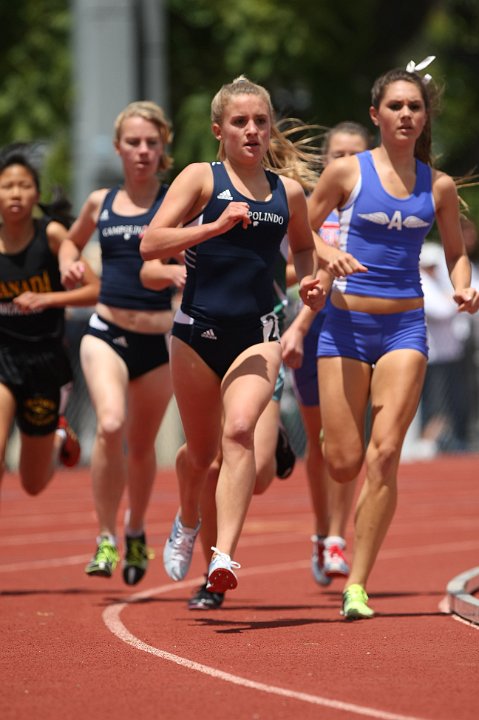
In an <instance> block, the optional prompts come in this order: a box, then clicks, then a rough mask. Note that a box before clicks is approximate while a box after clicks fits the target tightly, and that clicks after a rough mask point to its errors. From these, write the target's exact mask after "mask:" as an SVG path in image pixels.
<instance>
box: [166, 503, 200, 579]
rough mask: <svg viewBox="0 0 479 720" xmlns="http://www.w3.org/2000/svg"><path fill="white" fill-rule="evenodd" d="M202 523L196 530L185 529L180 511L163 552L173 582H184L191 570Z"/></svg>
mask: <svg viewBox="0 0 479 720" xmlns="http://www.w3.org/2000/svg"><path fill="white" fill-rule="evenodd" d="M200 526H201V521H198V525H197V526H196V527H195V528H188V527H185V526H184V525H183V524H182V522H181V520H180V513H179V511H178V513H177V515H176V517H175V521H174V523H173V527H172V528H171V533H170V537H169V538H168V540H167V541H166V543H165V547H164V550H163V565H164V567H165V570H166V573H167V575H169V576H170V578H171V579H172V580H183V578H184V577H185V575H186V573H187V572H188V570H189V569H190V565H191V558H192V555H193V548H194V545H195V540H196V536H197V535H198V533H199V531H200Z"/></svg>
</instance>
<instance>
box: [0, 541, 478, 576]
mask: <svg viewBox="0 0 479 720" xmlns="http://www.w3.org/2000/svg"><path fill="white" fill-rule="evenodd" d="M284 542H289V543H292V542H301V543H304V542H305V538H304V535H301V536H298V535H295V536H291V534H289V533H288V534H286V535H280V536H279V537H278V536H277V535H266V536H261V537H256V536H255V537H251V538H244V539H242V540H241V544H242V547H254V546H256V545H260V546H265V545H275V544H278V543H284ZM461 550H463V551H465V552H467V551H469V550H479V540H464V541H462V542H451V543H441V544H439V543H438V544H437V545H416V546H415V547H411V548H404V547H402V548H384V549H383V550H381V553H380V555H379V556H378V559H377V562H381V561H383V560H393V559H394V560H397V559H399V560H400V559H402V558H410V557H421V556H422V555H444V554H449V553H457V552H460V551H461ZM198 552H199V550H198ZM90 557H91V554H90V555H72V556H67V557H64V558H52V559H50V560H30V561H25V562H16V563H9V564H8V565H0V573H3V572H14V571H15V570H43V569H45V568H49V567H61V566H62V565H76V564H78V565H81V564H82V563H84V562H88V560H89V559H90ZM309 565H310V560H307V561H306V560H301V561H298V562H297V563H295V564H294V567H295V568H298V569H301V568H303V567H309ZM245 572H246V570H242V571H241V575H244V574H245Z"/></svg>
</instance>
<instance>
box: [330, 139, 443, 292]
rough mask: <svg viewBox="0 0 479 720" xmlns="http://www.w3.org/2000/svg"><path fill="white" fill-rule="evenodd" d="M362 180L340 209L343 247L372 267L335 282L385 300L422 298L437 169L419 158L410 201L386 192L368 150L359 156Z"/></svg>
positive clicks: (336, 284) (342, 287) (345, 288)
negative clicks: (423, 249)
mask: <svg viewBox="0 0 479 720" xmlns="http://www.w3.org/2000/svg"><path fill="white" fill-rule="evenodd" d="M356 157H357V158H358V161H359V165H360V177H359V180H358V183H357V184H356V187H355V188H354V190H353V192H352V194H351V197H350V199H349V200H348V202H347V203H346V205H345V206H344V207H343V208H340V211H339V221H340V248H341V250H345V251H346V252H349V253H351V255H353V256H354V257H355V258H356V259H357V260H359V262H361V263H362V264H363V265H365V266H366V267H367V268H368V272H367V273H354V274H353V275H349V276H348V277H346V278H340V279H337V280H335V282H334V287H335V288H336V289H338V290H340V291H341V292H345V293H351V294H354V295H368V296H371V297H383V298H409V297H422V295H423V292H422V288H421V281H420V275H419V254H420V252H421V247H422V244H423V241H424V238H425V237H426V235H427V234H428V232H429V231H430V229H431V226H432V224H433V222H434V212H435V208H434V200H433V196H432V171H431V168H430V167H429V165H426V164H425V163H423V162H421V161H420V160H416V185H415V187H414V190H413V192H412V193H411V195H410V196H409V197H407V198H396V197H394V196H392V195H390V194H389V193H388V192H386V190H385V189H384V188H383V186H382V184H381V181H380V179H379V176H378V174H377V171H376V168H375V166H374V160H373V156H372V155H371V152H370V151H369V150H367V151H365V152H363V153H358V155H356Z"/></svg>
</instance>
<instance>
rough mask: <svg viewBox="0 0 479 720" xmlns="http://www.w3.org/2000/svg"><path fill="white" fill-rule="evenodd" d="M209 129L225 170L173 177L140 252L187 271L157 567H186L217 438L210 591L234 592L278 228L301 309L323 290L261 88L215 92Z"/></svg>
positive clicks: (263, 391) (211, 166)
mask: <svg viewBox="0 0 479 720" xmlns="http://www.w3.org/2000/svg"><path fill="white" fill-rule="evenodd" d="M212 130H213V133H214V135H215V137H216V138H217V140H218V141H219V142H220V149H219V157H220V159H221V162H214V163H195V164H192V165H189V166H188V167H187V168H186V169H185V170H183V172H182V173H180V174H179V175H178V177H177V178H176V179H175V181H174V182H173V183H172V185H171V187H170V189H169V191H168V193H167V196H166V198H165V200H164V202H163V205H162V207H161V208H160V210H159V212H158V213H157V215H156V217H155V218H154V219H153V221H152V222H151V224H150V227H149V228H148V230H147V231H146V233H145V235H144V238H143V240H142V243H141V252H142V255H143V257H144V258H145V259H151V258H157V257H161V258H166V257H169V256H170V255H171V254H172V253H177V252H180V251H183V250H184V251H185V262H186V266H187V279H186V286H185V292H184V295H183V302H182V306H181V309H180V310H179V311H178V313H177V314H176V316H175V323H174V326H173V333H172V339H171V371H172V377H173V388H174V392H175V396H176V400H177V403H178V407H179V411H180V416H181V419H182V422H183V429H184V432H185V439H186V442H185V444H184V445H183V446H182V447H181V448H180V450H179V452H178V455H177V462H176V469H177V475H178V481H179V491H180V504H181V507H180V510H179V511H178V514H177V516H176V519H175V522H174V525H173V529H172V532H171V535H170V538H169V539H168V541H167V543H166V545H165V551H164V558H163V559H164V564H165V569H166V571H167V573H168V574H169V575H170V577H172V578H173V579H175V580H180V579H181V578H183V577H184V576H185V575H186V573H187V571H188V568H189V565H190V561H191V555H192V550H193V544H194V540H195V538H196V535H197V533H198V531H199V527H200V517H199V497H200V493H201V490H202V487H203V483H204V480H205V477H206V474H207V472H208V469H209V467H210V465H211V463H212V461H213V460H214V458H215V456H216V454H217V451H218V448H219V444H220V439H221V452H222V458H223V461H222V465H221V469H220V473H219V477H218V483H217V491H216V506H217V527H218V535H217V541H216V545H215V546H214V547H213V548H212V549H213V556H212V560H211V563H210V566H209V572H208V582H207V587H208V589H209V590H210V591H211V592H224V591H225V590H227V589H232V588H234V587H236V585H237V578H236V575H235V573H234V568H235V567H237V566H238V565H237V563H235V562H234V561H233V560H232V555H233V553H234V551H235V549H236V545H237V543H238V540H239V537H240V533H241V529H242V525H243V522H244V518H245V515H246V512H247V509H248V506H249V502H250V499H251V494H252V492H253V487H254V483H255V474H256V473H255V458H254V449H253V448H254V443H253V436H254V430H255V426H256V423H257V421H258V418H259V416H260V415H261V413H262V412H263V410H264V408H265V407H266V405H267V404H268V402H269V401H270V399H271V396H272V394H273V390H274V385H275V382H276V378H277V375H278V370H279V366H280V363H281V347H280V344H279V332H278V324H277V318H276V316H275V315H274V312H273V273H274V267H275V259H276V256H277V253H278V252H279V246H280V243H281V241H282V239H283V236H284V234H285V232H286V230H287V231H288V237H289V242H290V247H291V249H292V252H293V257H294V261H295V266H296V271H297V273H298V277H299V279H300V292H301V296H302V299H303V301H304V302H306V303H307V304H308V305H311V306H313V307H314V308H319V306H320V305H322V304H323V302H324V294H323V292H322V290H321V288H319V287H317V281H316V280H315V279H314V278H313V277H312V273H313V271H314V267H313V253H312V250H313V233H312V231H311V230H310V228H309V225H308V221H307V208H306V200H305V195H304V192H303V189H302V187H301V185H300V184H299V183H298V182H297V181H295V180H292V179H290V178H287V177H280V176H279V175H278V174H277V172H271V171H270V170H268V169H267V168H266V167H265V166H266V165H267V164H268V153H270V152H271V151H272V149H273V147H272V146H273V143H272V139H273V140H274V141H276V142H277V143H281V142H282V135H281V134H280V133H279V132H278V130H277V128H276V125H275V123H274V120H273V110H272V106H271V101H270V98H269V94H268V93H267V91H266V90H265V89H264V88H262V87H261V86H259V85H256V84H254V83H252V82H250V81H249V80H247V79H246V78H244V77H241V78H238V79H237V80H236V81H233V82H232V83H230V84H228V85H225V86H223V87H222V88H221V90H220V91H219V92H218V93H217V95H216V96H215V98H214V99H213V102H212ZM269 166H270V167H271V161H269ZM273 167H274V165H273ZM305 213H306V216H305ZM356 265H358V264H356Z"/></svg>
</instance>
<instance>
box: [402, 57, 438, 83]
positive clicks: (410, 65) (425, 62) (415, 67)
mask: <svg viewBox="0 0 479 720" xmlns="http://www.w3.org/2000/svg"><path fill="white" fill-rule="evenodd" d="M435 59H436V56H435V55H428V56H427V57H426V58H424V60H421V62H419V63H418V64H417V65H416V63H415V62H414V60H410V61H409V62H408V64H407V65H406V72H409V73H413V72H418V71H419V70H424V68H427V66H428V65H430V64H431V63H432V62H433V61H434V60H435ZM422 80H423V82H424V83H425V84H426V85H427V84H428V83H429V82H431V80H432V75H429V74H428V73H426V75H424V77H423V79H422Z"/></svg>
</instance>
